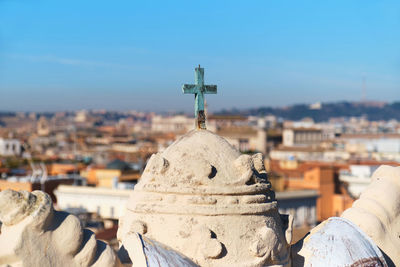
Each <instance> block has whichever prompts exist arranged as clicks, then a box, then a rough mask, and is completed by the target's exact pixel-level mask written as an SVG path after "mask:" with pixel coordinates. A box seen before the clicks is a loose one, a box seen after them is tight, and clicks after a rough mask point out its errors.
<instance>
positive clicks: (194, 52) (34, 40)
mask: <svg viewBox="0 0 400 267" xmlns="http://www.w3.org/2000/svg"><path fill="white" fill-rule="evenodd" d="M399 27H400V4H399V3H398V2H395V1H384V2H372V1H352V2H348V1H336V2H335V3H334V4H333V3H331V4H329V3H325V2H324V3H315V2H312V1H302V2H301V3H299V2H294V1H280V2H279V3H278V2H261V1H256V2H252V3H251V4H249V3H239V2H218V3H214V2H211V1H204V2H202V3H201V5H197V4H194V3H187V2H177V1H174V2H168V3H165V2H158V3H152V4H150V3H131V2H128V1H126V2H121V4H120V5H109V4H108V2H105V1H96V2H94V1H88V2H84V3H81V2H79V1H68V2H65V3H60V2H57V3H55V2H52V1H47V0H43V1H31V2H29V1H0V58H2V60H1V62H0V93H1V97H0V106H1V109H2V110H10V111H28V110H29V111H57V110H78V109H109V110H133V109H135V110H143V111H153V110H154V111H168V110H174V111H185V112H190V111H191V110H192V109H193V104H194V102H193V97H190V96H188V95H183V94H182V91H181V86H182V84H184V83H192V82H193V71H194V68H195V66H197V65H198V64H199V63H200V64H201V65H202V66H203V67H204V68H205V82H206V83H207V84H217V85H218V89H219V92H218V95H215V96H211V97H209V96H207V101H208V104H209V108H210V110H212V111H218V110H221V109H224V108H227V109H229V108H233V107H237V108H249V107H257V106H285V105H291V104H295V103H314V102H317V101H321V102H335V101H341V100H347V101H360V100H361V99H362V97H363V90H364V89H363V87H364V85H363V80H364V79H365V92H366V99H367V100H374V101H387V102H393V101H396V100H399V99H400V93H399V92H400V75H399V74H400V51H399V49H398V46H399V44H400V35H399V34H398V28H399Z"/></svg>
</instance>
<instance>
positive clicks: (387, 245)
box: [342, 166, 400, 266]
mask: <svg viewBox="0 0 400 267" xmlns="http://www.w3.org/2000/svg"><path fill="white" fill-rule="evenodd" d="M342 217H343V218H346V219H348V220H350V221H352V222H353V223H354V224H355V225H357V226H358V227H360V228H361V229H362V230H363V231H364V232H365V233H366V234H367V235H368V236H369V237H370V238H371V239H372V240H373V241H374V242H375V243H376V244H377V246H378V247H379V248H380V249H381V250H382V251H383V252H384V253H385V257H386V261H387V262H388V264H389V265H393V266H400V167H390V166H381V167H379V168H378V169H377V170H376V171H375V172H374V174H373V175H372V181H371V184H370V185H369V186H368V187H367V188H366V189H365V190H364V192H362V193H361V195H360V198H359V199H358V200H357V201H355V202H354V204H353V206H352V207H351V208H350V209H347V210H346V211H345V212H344V213H343V215H342Z"/></svg>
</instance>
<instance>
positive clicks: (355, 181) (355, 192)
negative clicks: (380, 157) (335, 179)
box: [339, 165, 378, 198]
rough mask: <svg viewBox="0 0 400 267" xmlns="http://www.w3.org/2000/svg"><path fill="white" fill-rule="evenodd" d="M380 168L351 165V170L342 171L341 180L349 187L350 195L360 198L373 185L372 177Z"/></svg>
mask: <svg viewBox="0 0 400 267" xmlns="http://www.w3.org/2000/svg"><path fill="white" fill-rule="evenodd" d="M377 168H378V166H369V165H350V170H342V171H341V172H340V175H339V180H340V181H341V182H344V183H345V184H346V185H347V189H348V191H349V193H350V195H351V196H352V197H354V198H358V197H359V196H360V195H361V192H363V191H364V190H365V188H367V186H368V185H369V184H370V183H371V176H372V174H373V173H374V171H375V170H376V169H377Z"/></svg>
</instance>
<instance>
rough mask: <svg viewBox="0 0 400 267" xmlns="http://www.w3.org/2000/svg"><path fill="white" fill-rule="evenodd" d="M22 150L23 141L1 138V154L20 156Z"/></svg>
mask: <svg viewBox="0 0 400 267" xmlns="http://www.w3.org/2000/svg"><path fill="white" fill-rule="evenodd" d="M21 152H22V150H21V142H20V141H19V140H17V139H4V138H0V155H1V156H19V155H21Z"/></svg>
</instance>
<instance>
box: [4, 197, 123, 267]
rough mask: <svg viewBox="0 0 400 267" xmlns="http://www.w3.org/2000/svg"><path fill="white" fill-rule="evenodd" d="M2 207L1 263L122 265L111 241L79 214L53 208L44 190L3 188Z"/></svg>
mask: <svg viewBox="0 0 400 267" xmlns="http://www.w3.org/2000/svg"><path fill="white" fill-rule="evenodd" d="M0 207H1V208H0V221H2V223H3V225H2V228H1V234H0V266H3V265H4V266H33V267H35V266H38V267H51V266H77V267H78V266H93V267H95V266H120V262H119V260H118V258H117V257H116V254H115V253H114V251H113V250H112V249H111V248H110V247H109V246H108V245H106V244H105V243H104V242H101V241H98V240H96V239H95V237H94V234H93V232H91V231H89V230H83V229H82V227H81V225H80V222H79V220H78V218H77V217H75V216H73V215H70V214H68V213H65V212H59V211H54V210H53V205H52V201H51V199H50V196H49V195H48V194H46V193H44V192H41V191H34V192H32V193H29V192H26V191H21V192H16V191H13V190H5V191H2V192H0Z"/></svg>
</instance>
